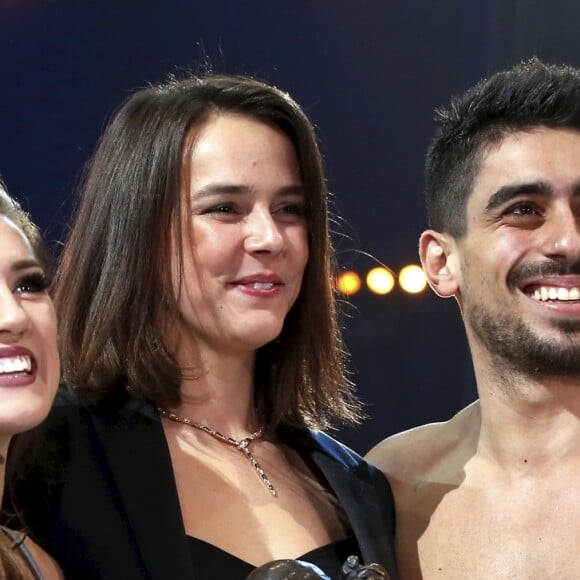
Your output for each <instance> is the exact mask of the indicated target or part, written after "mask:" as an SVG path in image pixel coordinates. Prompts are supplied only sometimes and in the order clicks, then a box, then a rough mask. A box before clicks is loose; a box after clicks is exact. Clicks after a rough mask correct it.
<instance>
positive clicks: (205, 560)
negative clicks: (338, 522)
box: [187, 536, 361, 580]
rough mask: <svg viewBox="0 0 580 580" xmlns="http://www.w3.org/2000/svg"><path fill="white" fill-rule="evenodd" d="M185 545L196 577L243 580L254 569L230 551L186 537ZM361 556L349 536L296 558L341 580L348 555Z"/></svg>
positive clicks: (351, 537)
mask: <svg viewBox="0 0 580 580" xmlns="http://www.w3.org/2000/svg"><path fill="white" fill-rule="evenodd" d="M187 543H188V545H189V550H190V552H191V561H192V563H193V566H194V569H195V572H196V578H198V577H199V578H204V579H205V578H212V579H214V580H218V579H221V578H224V579H225V578H227V579H228V580H244V578H246V576H248V574H250V572H252V571H253V570H255V567H254V566H252V564H248V562H244V560H240V559H239V558H236V556H233V555H232V554H230V553H229V552H225V551H224V550H222V549H221V548H218V547H217V546H214V545H213V544H209V543H207V542H204V541H203V540H199V539H198V538H193V537H191V536H187ZM352 555H355V556H358V557H359V559H360V557H361V555H360V550H359V547H358V544H357V541H356V539H355V538H354V537H353V536H349V537H348V538H345V539H344V540H340V541H338V542H333V543H332V544H326V545H325V546H321V547H320V548H316V549H314V550H311V551H310V552H308V553H306V554H304V555H303V556H300V557H299V558H296V559H297V560H303V561H305V562H309V563H310V564H314V565H316V566H318V567H319V568H320V569H321V570H322V571H323V572H324V573H326V575H327V576H330V578H332V579H335V578H336V579H338V578H340V569H341V567H342V564H343V563H344V561H345V560H346V559H347V558H348V557H349V556H352Z"/></svg>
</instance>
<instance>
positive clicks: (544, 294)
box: [527, 286, 580, 302]
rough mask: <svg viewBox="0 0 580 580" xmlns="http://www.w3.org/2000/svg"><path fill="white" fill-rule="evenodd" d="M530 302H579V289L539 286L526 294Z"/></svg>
mask: <svg viewBox="0 0 580 580" xmlns="http://www.w3.org/2000/svg"><path fill="white" fill-rule="evenodd" d="M527 294H528V296H529V297H530V298H532V300H536V301H538V302H548V301H550V300H553V301H559V302H570V301H574V300H580V287H574V288H564V287H562V286H558V287H556V286H540V287H537V288H535V289H534V291H533V292H531V293H527Z"/></svg>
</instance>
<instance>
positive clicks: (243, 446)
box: [157, 407, 278, 497]
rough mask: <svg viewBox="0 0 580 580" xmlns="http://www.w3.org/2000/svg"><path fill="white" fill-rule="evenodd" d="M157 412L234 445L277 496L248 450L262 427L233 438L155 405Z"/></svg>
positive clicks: (262, 429) (262, 430) (275, 495)
mask: <svg viewBox="0 0 580 580" xmlns="http://www.w3.org/2000/svg"><path fill="white" fill-rule="evenodd" d="M157 412H158V413H159V414H160V415H161V416H162V417H165V418H166V419H169V420H170V421H174V422H175V423H182V424H183V425H188V426H189V427H194V428H195V429H199V430H200V431H203V432H204V433H207V434H208V435H211V436H212V437H213V438H214V439H217V440H218V441H221V442H222V443H226V444H227V445H231V446H232V447H235V448H236V449H238V450H239V451H241V452H242V453H243V454H244V455H245V457H246V458H247V459H248V461H249V462H250V463H251V465H252V467H253V468H254V470H255V472H256V473H257V474H258V477H259V478H260V479H261V480H262V483H263V484H264V485H265V486H266V489H267V490H268V491H269V492H270V493H271V494H272V495H273V496H274V497H278V492H277V491H276V490H275V489H274V485H273V484H272V482H271V481H270V479H269V478H268V476H267V475H266V473H265V471H264V470H263V469H262V466H261V465H260V464H259V463H258V461H257V459H256V458H255V457H254V455H253V454H252V452H251V451H250V447H249V446H250V443H251V442H252V441H254V440H255V439H260V437H262V435H263V434H264V427H263V426H262V427H260V428H259V429H258V430H257V431H254V432H253V433H252V434H250V435H248V436H247V437H245V438H244V439H239V440H238V439H234V438H233V437H229V436H228V435H224V434H223V433H220V432H219V431H216V430H215V429H212V428H211V427H208V426H207V425H204V424H203V423H197V422H196V421H192V420H191V419H189V418H187V417H181V416H180V415H176V414H175V413H172V412H171V411H168V410H167V409H163V408H161V407H157Z"/></svg>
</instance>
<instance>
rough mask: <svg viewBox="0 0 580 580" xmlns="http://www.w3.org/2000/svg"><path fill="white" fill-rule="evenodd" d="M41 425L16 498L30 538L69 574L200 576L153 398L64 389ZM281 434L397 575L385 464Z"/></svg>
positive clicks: (316, 435) (312, 435)
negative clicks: (90, 396)
mask: <svg viewBox="0 0 580 580" xmlns="http://www.w3.org/2000/svg"><path fill="white" fill-rule="evenodd" d="M119 397H122V398H121V400H119ZM40 433H41V437H42V440H41V445H40V446H39V449H40V451H39V452H38V453H36V454H33V455H32V457H33V460H32V466H31V467H30V468H29V470H27V471H24V473H25V477H23V478H21V479H20V480H19V481H17V483H16V487H15V498H16V503H17V505H18V507H19V508H20V512H21V515H22V519H23V521H24V524H25V525H26V526H27V527H28V530H29V531H30V533H31V535H32V537H33V538H34V539H36V540H37V541H38V542H39V543H40V544H41V545H42V546H44V547H45V548H46V550H47V551H48V552H49V553H51V554H52V555H53V556H54V557H55V558H56V560H57V561H58V562H59V563H60V564H61V566H62V568H63V570H64V572H65V575H66V577H67V579H76V578H78V579H83V580H84V579H90V578H102V579H107V580H116V579H119V580H133V579H135V580H142V579H152V580H173V579H175V580H178V579H179V580H184V579H187V580H189V579H193V578H195V577H196V576H195V575H194V572H193V569H192V564H191V556H190V552H189V549H188V546H187V541H186V538H185V530H184V528H183V523H182V519H181V513H180V508H179V500H178V496H177V489H176V485H175V480H174V477H173V469H172V466H171V461H170V456H169V449H168V447H167V443H166V440H165V436H164V433H163V429H162V426H161V421H160V419H159V416H158V415H157V413H156V412H155V411H154V409H153V407H152V406H151V405H148V404H146V403H143V402H141V401H139V400H137V399H133V398H130V397H129V396H127V395H125V394H123V395H119V396H118V397H117V400H113V401H108V402H100V403H98V404H88V403H86V402H81V401H79V400H78V399H77V398H76V397H75V396H74V395H70V394H65V393H60V394H59V395H58V396H57V400H56V401H55V404H54V407H53V409H52V411H51V414H50V416H49V418H48V419H47V421H46V422H45V423H44V424H43V425H42V426H41V431H40ZM280 437H281V438H282V439H284V440H285V441H286V442H287V443H289V444H291V445H292V446H293V447H294V448H295V449H296V450H297V451H298V453H299V454H301V455H302V456H303V457H305V458H307V459H310V460H311V461H312V462H313V463H314V464H315V465H316V466H318V468H319V469H320V471H321V472H322V474H323V475H324V476H325V477H326V479H327V481H328V483H329V485H330V487H331V488H332V489H333V491H334V493H335V494H336V496H337V498H338V500H339V502H340V503H341V505H342V506H343V508H344V510H345V512H346V515H347V517H348V519H349V522H350V525H351V527H352V529H353V532H354V534H355V536H356V539H357V541H358V544H359V546H360V549H361V554H362V557H363V560H364V562H365V563H367V564H368V563H371V562H377V563H379V564H382V565H383V566H384V567H385V568H386V569H387V571H388V572H389V574H390V578H391V580H396V579H397V578H398V575H397V572H396V567H395V557H394V550H393V535H394V508H393V498H392V494H391V489H390V487H389V484H388V483H387V480H386V478H385V477H384V476H383V475H382V473H380V472H379V471H378V470H377V469H376V468H374V467H371V466H370V465H368V464H367V463H366V462H364V461H363V460H362V459H361V457H360V456H358V455H357V454H356V453H355V452H354V451H352V450H350V449H348V448H347V447H345V446H343V445H341V444H340V443H338V442H337V441H335V440H334V439H332V438H331V437H329V436H328V435H325V434H323V433H321V432H318V431H310V430H298V431H296V430H294V431H280ZM197 578H198V579H199V578H200V577H199V575H198V576H197Z"/></svg>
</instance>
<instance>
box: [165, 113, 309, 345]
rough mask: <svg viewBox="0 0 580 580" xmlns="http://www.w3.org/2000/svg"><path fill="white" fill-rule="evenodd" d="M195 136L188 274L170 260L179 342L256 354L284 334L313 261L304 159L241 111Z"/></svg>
mask: <svg viewBox="0 0 580 580" xmlns="http://www.w3.org/2000/svg"><path fill="white" fill-rule="evenodd" d="M195 137H196V139H195V144H194V147H193V150H192V152H191V157H190V158H188V159H186V160H185V163H186V167H187V168H188V171H187V174H188V175H189V176H190V177H189V182H188V183H187V184H186V191H185V193H184V195H187V196H188V198H189V199H188V200H186V203H185V204H184V207H187V208H188V209H189V211H190V218H189V220H188V219H186V220H185V221H184V224H188V225H184V235H183V239H182V241H181V242H182V248H183V272H182V275H181V277H179V275H178V260H177V255H174V258H173V272H174V285H175V289H176V291H177V292H178V300H179V308H180V313H181V316H182V320H183V324H184V328H182V335H181V338H182V340H183V339H185V338H186V337H187V336H189V337H191V338H192V340H193V341H194V342H195V344H196V345H197V346H198V347H202V348H203V347H207V348H210V349H212V350H214V351H220V352H222V353H226V352H230V353H239V352H248V351H252V350H255V349H257V348H259V347H260V346H263V345H264V344H266V343H268V342H270V341H271V340H273V339H275V338H276V337H277V336H278V335H279V334H280V332H281V330H282V326H283V324H284V319H285V317H286V315H287V314H288V311H289V310H290V308H291V307H292V305H293V304H294V302H295V301H296V298H297V297H298V294H299V292H300V287H301V284H302V277H303V274H304V269H305V267H306V263H307V261H308V231H307V224H306V218H305V215H304V213H305V204H306V193H305V191H304V187H303V182H302V177H301V171H300V167H299V164H298V159H297V156H296V152H295V150H294V147H293V145H292V144H291V142H290V141H289V139H288V138H287V137H286V136H285V135H284V134H283V133H282V132H281V131H279V130H277V129H275V128H273V127H271V126H269V125H267V124H265V123H262V122H260V121H257V120H255V119H252V118H249V117H245V116H242V115H235V114H220V115H217V116H214V117H212V118H210V120H209V121H207V122H206V123H205V124H204V125H203V126H202V127H201V129H198V130H197V134H196V135H195ZM188 222H189V223H188ZM175 254H176V253H175Z"/></svg>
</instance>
